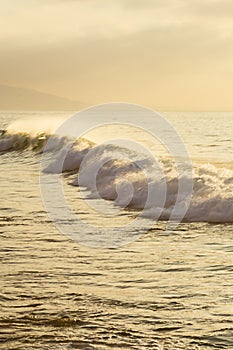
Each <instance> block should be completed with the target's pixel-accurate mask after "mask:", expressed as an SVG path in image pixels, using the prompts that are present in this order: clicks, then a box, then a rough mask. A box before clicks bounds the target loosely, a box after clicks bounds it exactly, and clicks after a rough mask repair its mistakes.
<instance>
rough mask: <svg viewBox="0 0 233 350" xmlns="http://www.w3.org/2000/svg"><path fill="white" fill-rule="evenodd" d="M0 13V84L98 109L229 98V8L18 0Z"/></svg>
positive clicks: (208, 3)
mask: <svg viewBox="0 0 233 350" xmlns="http://www.w3.org/2000/svg"><path fill="white" fill-rule="evenodd" d="M0 1H1V0H0ZM220 3H221V4H222V8H221V9H220V7H221V6H220ZM26 4H28V6H26ZM29 4H30V6H29ZM0 6H1V7H2V9H4V11H2V12H1V13H2V20H1V32H0V45H1V56H0V66H1V82H2V83H6V84H9V85H18V86H27V87H32V88H36V89H40V90H42V91H43V90H44V91H47V92H52V93H55V94H58V95H64V96H67V97H71V98H78V99H83V100H88V101H90V99H91V100H92V101H96V102H97V101H98V102H100V101H103V100H105V101H106V99H107V100H109V99H122V100H123V99H127V100H131V101H132V100H134V102H136V103H137V102H142V103H145V102H146V103H147V104H149V103H150V104H152V102H153V99H154V96H155V95H156V96H157V99H158V100H159V101H162V102H163V103H164V104H165V102H166V100H167V99H169V101H170V102H169V103H173V104H174V105H175V103H176V101H178V102H177V103H178V104H179V103H180V104H181V101H182V97H183V96H184V99H186V101H189V102H187V103H189V104H190V105H191V103H192V100H193V101H195V96H199V97H198V98H199V100H200V101H202V99H203V98H204V97H203V96H214V98H215V99H216V96H218V94H219V96H220V97H219V98H222V101H223V100H224V97H223V96H222V97H221V94H222V95H223V90H224V86H227V87H228V90H229V91H232V88H233V86H231V84H232V83H230V80H229V76H231V75H232V74H233V45H232V44H233V21H232V20H231V16H230V14H229V13H230V8H231V4H230V1H229V0H221V1H215V0H205V1H202V2H201V0H189V1H184V0H163V1H162V0H157V1H150V0H147V1H146V0H145V1H141V0H140V1H138V0H133V1H132V0H119V1H115V0H108V1H105V0H98V1H96V0H85V1H83V0H46V1H45V0H40V1H36V0H18V2H17V5H15V2H14V6H13V2H12V1H11V0H9V2H7V4H2V5H1V2H0ZM208 9H209V12H208ZM220 10H221V11H220ZM218 11H219V13H221V16H222V17H221V18H222V19H219V18H217V13H218ZM223 19H224V20H223ZM224 91H225V90H224ZM206 98H207V97H206ZM209 99H210V97H209ZM143 101H144V102H143ZM171 101H173V102H171ZM224 101H225V100H224ZM162 102H161V103H162ZM183 103H184V101H183ZM201 103H202V104H203V101H202V102H201Z"/></svg>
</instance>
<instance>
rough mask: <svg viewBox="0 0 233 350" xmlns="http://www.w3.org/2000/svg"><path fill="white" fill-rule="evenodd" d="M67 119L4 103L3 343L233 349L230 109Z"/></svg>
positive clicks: (0, 155)
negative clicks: (74, 124) (153, 117)
mask: <svg viewBox="0 0 233 350" xmlns="http://www.w3.org/2000/svg"><path fill="white" fill-rule="evenodd" d="M107 112H109V111H107ZM142 112H143V111H140V113H142ZM131 114H132V111H131ZM70 115H72V113H68V112H56V111H54V112H36V111H33V112H23V111H12V112H10V111H5V112H4V111H2V112H0V129H2V130H4V131H2V135H1V137H0V185H1V214H0V235H1V241H0V251H1V279H0V348H1V349H4V350H10V349H11V350H15V349H22V350H29V349H31V350H35V349H50V350H61V349H86V350H88V349H89V350H90V349H140V350H141V349H158V350H165V349H167V350H179V349H180V350H184V349H186V350H194V349H195V350H204V349H233V323H232V321H233V319H232V317H233V297H232V290H233V243H232V242H233V226H232V223H233V148H232V139H233V112H232V113H230V112H166V113H165V112H164V113H161V120H162V122H164V120H165V122H164V123H165V124H162V126H167V127H165V128H163V130H162V128H160V126H161V125H156V123H155V125H154V126H155V127H154V129H153V130H154V133H155V134H156V135H155V134H154V135H153V132H151V130H152V129H151V123H153V121H151V118H149V119H147V118H145V119H143V118H142V119H140V122H138V120H139V119H137V118H136V119H135V122H134V123H132V122H131V123H128V125H120V124H118V119H117V113H113V112H112V111H111V117H109V120H107V121H108V122H106V118H102V119H98V118H97V117H96V120H95V113H91V119H90V120H92V121H93V120H94V121H95V123H94V124H93V125H94V126H92V127H90V125H91V124H90V123H89V124H88V116H87V118H85V117H83V116H81V117H82V118H81V119H80V118H79V119H78V128H79V127H80V130H82V132H81V131H80V138H79V140H76V139H75V135H76V136H77V132H79V131H77V130H78V128H77V129H75V132H73V133H72V132H71V131H73V130H74V129H73V128H71V129H72V130H71V129H70V125H69V128H68V127H67V125H66V124H65V123H66V122H65V121H66V120H67V118H68V117H69V116H70ZM140 115H141V114H140ZM124 118H125V116H124ZM124 118H123V120H124ZM140 118H141V117H140ZM125 120H126V121H128V119H127V117H126V118H125ZM131 121H132V119H131ZM85 122H87V124H86V126H85V125H84V126H83V124H85ZM115 122H116V123H115ZM79 123H80V124H79ZM64 124H65V127H64ZM98 125H101V126H99V127H97V126H98ZM139 125H140V127H138V126H139ZM71 126H72V125H71ZM5 130H6V132H5ZM54 130H56V131H58V132H54ZM70 130H71V131H70ZM84 131H85V133H84ZM51 134H53V135H52V136H50V135H51ZM155 136H156V137H155ZM125 138H129V139H130V142H129V141H127V142H125V141H124V140H125ZM161 140H162V141H163V140H165V141H166V142H161ZM176 152H177V154H176ZM153 157H155V158H153ZM174 159H175V161H174ZM177 164H178V165H177ZM180 164H181V165H182V164H183V166H180V167H179V165H180ZM179 180H180V182H179ZM179 183H180V187H179ZM185 191H187V195H186V192H185ZM179 194H180V195H179ZM148 198H149V200H148ZM171 217H173V219H174V220H171Z"/></svg>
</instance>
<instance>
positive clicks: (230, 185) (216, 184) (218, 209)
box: [0, 128, 233, 223]
mask: <svg viewBox="0 0 233 350" xmlns="http://www.w3.org/2000/svg"><path fill="white" fill-rule="evenodd" d="M48 140H49V148H48V147H46V145H48V143H47V141H48ZM45 147H46V148H45ZM25 149H30V150H32V151H35V152H36V153H37V154H41V153H42V152H43V151H44V150H46V152H48V153H50V154H51V156H50V157H49V158H50V161H49V163H48V165H47V166H46V167H45V169H44V170H43V171H44V172H46V173H50V174H57V173H64V172H66V173H68V174H69V173H72V174H74V173H77V176H76V178H75V179H74V180H72V182H71V185H73V186H82V187H85V188H87V189H88V190H89V195H88V196H89V197H91V198H103V199H105V200H110V201H114V204H115V205H118V206H121V207H123V208H126V207H127V208H130V209H133V210H142V209H143V215H144V216H146V217H148V218H152V219H153V217H154V213H155V211H156V210H157V211H158V212H159V218H160V219H161V220H169V218H170V216H171V213H172V210H173V208H174V205H175V203H176V200H177V195H178V187H179V178H178V173H177V169H176V165H175V164H174V162H173V160H172V159H171V158H168V157H166V158H160V159H159V160H158V162H157V163H155V161H154V159H153V158H150V157H148V156H145V154H140V153H137V152H134V151H133V150H130V149H127V148H125V147H120V146H117V145H114V144H102V145H96V144H95V143H93V142H91V141H89V140H87V139H85V138H79V139H78V140H71V139H70V138H69V137H68V136H67V137H65V136H63V137H62V136H59V135H51V134H50V133H47V132H40V133H38V134H32V133H28V132H21V131H20V132H17V131H14V130H12V129H10V128H9V129H7V130H2V132H1V137H0V152H1V153H6V152H12V151H23V150H25ZM184 168H185V166H184ZM94 169H98V173H97V176H96V177H95V183H93V178H92V174H93V172H94ZM161 174H162V176H161ZM188 176H190V175H188V174H187V173H186V172H185V170H184V172H183V174H182V177H183V179H182V180H183V181H192V183H193V192H192V198H191V203H190V204H189V206H188V208H187V212H186V215H185V217H184V220H185V221H189V222H194V221H196V222H197V221H198V222H211V223H232V222H233V171H232V170H231V169H227V168H223V167H222V168H221V167H217V166H215V165H213V164H198V163H195V164H193V174H192V179H190V178H188ZM72 179H73V177H72ZM164 186H166V196H165V199H164V200H163V198H162V197H163V191H164ZM119 189H120V190H119ZM119 193H120V194H121V195H120V196H119ZM148 193H150V197H151V194H152V196H153V198H152V197H151V198H149V199H148ZM180 200H181V201H183V203H181V204H185V196H184V197H183V198H181V199H180ZM161 203H163V205H161ZM155 206H156V208H155Z"/></svg>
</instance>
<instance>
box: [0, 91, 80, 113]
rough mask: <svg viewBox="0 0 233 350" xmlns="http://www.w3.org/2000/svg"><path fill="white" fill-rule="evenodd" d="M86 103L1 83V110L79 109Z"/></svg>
mask: <svg viewBox="0 0 233 350" xmlns="http://www.w3.org/2000/svg"><path fill="white" fill-rule="evenodd" d="M84 107H87V105H86V104H85V103H82V102H79V101H73V100H69V99H66V98H63V97H59V96H55V95H50V94H46V93H43V92H39V91H36V90H31V89H25V88H18V87H13V86H6V85H0V110H79V109H81V108H84Z"/></svg>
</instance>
